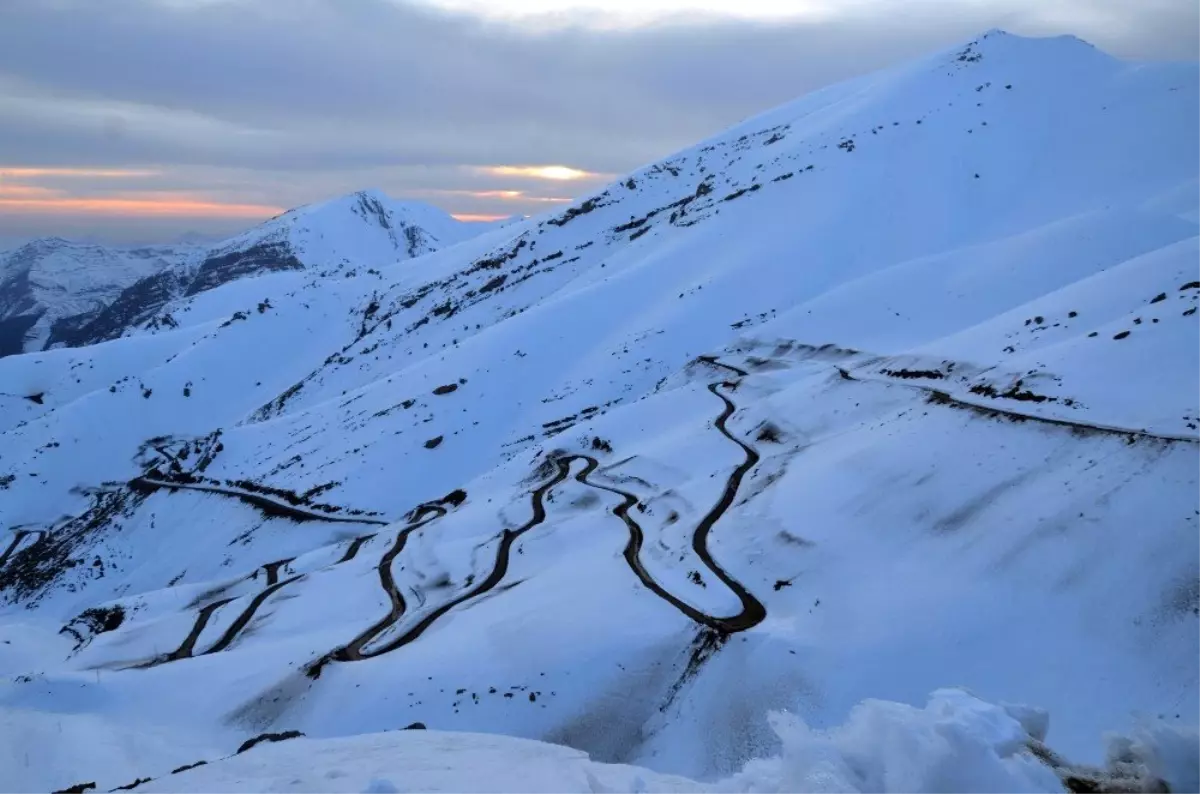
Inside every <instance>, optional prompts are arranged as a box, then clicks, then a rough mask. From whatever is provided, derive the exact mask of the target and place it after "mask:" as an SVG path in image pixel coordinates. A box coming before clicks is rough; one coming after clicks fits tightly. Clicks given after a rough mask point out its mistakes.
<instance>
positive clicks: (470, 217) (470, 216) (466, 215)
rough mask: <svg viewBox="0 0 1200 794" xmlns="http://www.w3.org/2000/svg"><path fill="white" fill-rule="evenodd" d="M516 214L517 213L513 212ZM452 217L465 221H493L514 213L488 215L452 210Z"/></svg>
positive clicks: (508, 216)
mask: <svg viewBox="0 0 1200 794" xmlns="http://www.w3.org/2000/svg"><path fill="white" fill-rule="evenodd" d="M513 214H514V215H515V214H517V213H513ZM450 217H451V218H453V219H454V220H456V221H463V222H465V223H490V222H492V221H502V220H504V219H505V218H511V217H512V215H488V214H486V213H478V212H452V213H450Z"/></svg>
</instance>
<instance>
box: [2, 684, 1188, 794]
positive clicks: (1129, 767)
mask: <svg viewBox="0 0 1200 794" xmlns="http://www.w3.org/2000/svg"><path fill="white" fill-rule="evenodd" d="M770 721H771V727H772V728H773V729H774V730H775V732H776V733H777V734H778V736H779V738H780V740H781V741H782V745H783V747H782V752H781V754H780V755H779V756H778V757H775V758H770V759H760V760H755V761H751V762H750V763H748V764H747V765H746V766H745V768H744V769H743V770H742V771H741V772H739V773H738V774H736V775H733V776H732V777H729V778H726V779H724V780H721V781H718V782H716V783H701V782H698V781H695V780H689V779H688V778H685V777H680V776H675V775H664V774H661V773H658V772H654V771H651V770H648V769H642V768H639V767H634V766H627V765H623V764H604V763H599V762H596V761H593V760H591V759H590V758H589V757H588V755H587V754H586V753H584V752H582V751H580V750H575V749H571V748H568V747H562V746H559V745H553V744H547V743H545V742H538V741H532V740H529V739H519V738H516V737H511V736H498V735H489V734H475V733H456V732H449V731H427V730H401V731H388V732H385V733H373V734H363V735H359V736H350V737H342V738H334V739H316V738H294V739H291V740H289V741H281V742H278V743H261V744H256V745H254V746H253V747H252V748H251V749H249V750H246V751H245V752H239V753H236V754H232V755H229V756H226V757H224V758H216V759H212V758H210V759H197V761H203V763H195V762H193V764H195V765H194V766H193V765H192V764H187V765H183V766H181V767H178V768H176V770H175V771H174V772H172V773H170V774H163V775H161V776H160V777H158V778H154V779H148V780H146V782H143V783H142V784H140V785H139V786H137V787H136V790H138V791H176V792H192V791H284V790H287V791H343V792H367V793H368V794H390V793H391V792H397V791H489V792H504V791H580V792H621V791H640V792H645V791H706V792H714V794H717V793H719V792H781V791H808V792H864V791H879V792H888V791H928V792H954V791H958V792H976V791H1009V792H1060V791H1063V790H1064V785H1066V786H1067V787H1068V788H1070V790H1081V791H1083V790H1086V791H1147V792H1149V791H1168V790H1169V791H1196V790H1197V785H1198V784H1200V776H1198V768H1200V739H1198V738H1197V733H1196V731H1195V730H1194V729H1180V728H1177V727H1173V726H1168V725H1165V724H1158V725H1146V726H1143V727H1142V728H1141V729H1139V730H1138V731H1136V732H1135V733H1134V734H1133V735H1132V736H1129V737H1119V736H1112V737H1108V762H1107V766H1106V768H1105V769H1098V768H1091V767H1084V766H1073V765H1071V764H1070V763H1069V762H1067V761H1065V760H1064V759H1062V758H1061V757H1059V756H1058V755H1057V754H1056V753H1055V752H1054V751H1053V750H1051V749H1049V748H1048V747H1047V746H1046V745H1044V744H1043V743H1042V740H1043V739H1044V738H1045V736H1046V732H1047V730H1048V728H1049V715H1048V714H1047V713H1046V712H1045V711H1043V710H1041V709H1037V708H1033V707H1030V706H1023V705H1012V704H1002V705H996V704H993V703H988V702H986V701H983V700H980V699H979V698H977V697H975V696H974V695H972V694H971V693H970V692H968V691H966V690H964V689H939V690H937V691H935V692H934V693H933V694H932V695H930V697H929V701H928V703H926V705H925V706H924V708H917V707H914V706H910V705H907V704H904V703H896V702H892V701H885V700H865V701H863V702H862V703H860V704H859V705H858V706H857V707H855V708H854V709H853V710H852V711H851V713H850V715H849V717H848V718H847V719H846V722H845V723H844V724H842V725H840V726H838V727H834V728H831V729H829V730H814V729H812V728H810V727H808V725H806V724H805V722H804V720H802V719H801V718H800V717H798V716H796V715H795V714H791V713H786V712H775V713H773V714H772V715H771V717H770ZM143 753H144V751H143ZM172 755H173V758H172V764H175V763H178V762H179V752H178V750H176V751H175V752H174V753H173V754H172ZM109 760H111V759H109ZM110 767H111V763H110V764H109V765H108V766H107V767H105V768H104V769H100V768H97V769H95V770H93V771H95V772H101V771H104V772H109V773H112V772H113V771H114V770H113V769H111V768H110ZM121 771H123V772H125V773H126V774H128V773H129V770H128V769H127V766H126V767H121ZM143 771H148V770H143ZM134 779H138V778H134ZM24 782H25V783H26V784H28V780H26V781H24ZM107 782H108V783H115V782H117V781H107ZM129 782H132V781H129ZM0 790H11V788H10V787H9V786H8V785H5V781H3V780H0Z"/></svg>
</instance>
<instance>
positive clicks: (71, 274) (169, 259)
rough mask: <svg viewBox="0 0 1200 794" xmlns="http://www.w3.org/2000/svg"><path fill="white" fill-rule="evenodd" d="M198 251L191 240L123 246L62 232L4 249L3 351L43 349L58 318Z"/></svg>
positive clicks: (0, 265)
mask: <svg viewBox="0 0 1200 794" xmlns="http://www.w3.org/2000/svg"><path fill="white" fill-rule="evenodd" d="M199 253H200V252H199V251H197V250H194V249H190V248H188V247H187V246H175V247H171V246H161V247H155V248H132V249H119V248H106V247H104V246H100V245H86V244H83V243H73V242H69V241H67V240H63V239H61V238H58V237H48V238H44V239H40V240H34V241H33V242H30V243H27V244H26V245H23V246H21V247H20V248H17V249H15V250H13V251H8V252H0V356H6V355H12V354H13V353H20V352H23V351H25V350H41V349H42V348H43V347H45V345H46V342H47V340H48V339H49V337H50V334H51V328H52V327H53V325H54V323H55V322H58V321H60V320H64V319H66V318H70V317H73V316H78V315H88V314H91V313H94V312H96V311H97V310H98V309H99V308H102V307H104V306H106V305H108V304H109V303H111V302H112V301H113V300H114V299H115V298H116V297H117V295H119V294H120V292H121V290H123V289H124V288H125V287H128V286H129V285H130V284H132V283H134V282H135V281H138V280H139V279H143V278H146V277H148V276H153V275H154V274H155V273H158V272H159V271H162V270H164V269H167V268H170V267H173V266H176V265H179V264H181V263H182V262H185V261H187V260H188V259H189V258H191V257H194V256H196V255H198V254H199Z"/></svg>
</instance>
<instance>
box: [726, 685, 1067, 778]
mask: <svg viewBox="0 0 1200 794" xmlns="http://www.w3.org/2000/svg"><path fill="white" fill-rule="evenodd" d="M1031 717H1032V718H1033V719H1032V720H1031V719H1030V718H1031ZM1019 718H1020V719H1019ZM1022 720H1024V721H1025V722H1026V725H1028V726H1029V727H1033V728H1034V729H1035V730H1037V728H1036V727H1035V726H1036V725H1037V723H1038V722H1042V721H1044V712H1038V711H1037V710H1034V709H1029V708H1027V707H1022V708H1020V709H1012V710H1009V709H1006V708H1004V707H1002V706H997V705H993V704H991V703H986V702H984V701H982V700H979V699H978V698H976V697H974V696H972V695H971V694H969V693H967V692H966V691H964V690H960V689H939V690H937V691H936V692H934V693H933V694H932V695H931V696H930V698H929V702H928V703H927V704H926V706H925V707H924V708H923V709H922V708H915V707H913V706H909V705H905V704H903V703H894V702H890V701H884V700H865V701H863V702H862V703H860V704H859V705H858V706H856V707H855V708H854V710H853V711H851V713H850V716H849V717H848V718H847V720H846V722H845V724H843V725H841V726H838V727H835V728H832V729H829V730H825V731H818V730H813V729H812V728H810V727H808V726H807V725H806V724H805V723H804V720H802V719H801V718H800V717H798V716H796V715H795V714H790V713H779V712H776V713H773V714H772V715H771V726H772V727H773V728H774V729H775V732H776V733H777V734H779V738H780V739H781V740H782V742H783V752H782V755H781V756H780V757H778V758H772V759H768V760H759V761H752V762H751V763H749V764H747V765H746V768H745V769H744V770H743V771H742V772H741V773H739V774H737V775H735V776H733V777H732V778H729V779H727V780H725V781H722V782H721V783H719V784H717V788H718V790H720V791H835V792H853V791H1061V790H1062V784H1061V783H1060V781H1059V779H1058V776H1057V775H1056V774H1055V773H1054V771H1053V770H1051V769H1050V768H1049V767H1048V766H1047V765H1046V764H1044V763H1042V762H1041V761H1039V760H1038V759H1037V758H1035V757H1034V756H1033V755H1032V753H1030V752H1028V749H1027V748H1028V740H1029V739H1030V738H1031V737H1030V733H1029V730H1028V728H1027V727H1026V725H1022Z"/></svg>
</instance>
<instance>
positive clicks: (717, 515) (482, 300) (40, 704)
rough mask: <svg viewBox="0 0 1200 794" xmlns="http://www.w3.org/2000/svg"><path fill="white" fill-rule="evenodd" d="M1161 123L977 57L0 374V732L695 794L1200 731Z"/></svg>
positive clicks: (1182, 248) (1060, 42)
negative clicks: (826, 747) (601, 773)
mask: <svg viewBox="0 0 1200 794" xmlns="http://www.w3.org/2000/svg"><path fill="white" fill-rule="evenodd" d="M1197 76H1198V75H1197V67H1196V66H1195V65H1187V66H1180V65H1166V64H1160V65H1146V64H1126V63H1122V62H1120V61H1117V60H1114V59H1112V58H1109V57H1108V56H1106V55H1104V54H1102V53H1099V52H1097V51H1096V50H1094V49H1093V48H1091V47H1090V46H1088V45H1086V44H1084V43H1083V42H1079V41H1078V40H1075V39H1050V40H1031V39H1022V38H1019V37H1015V36H1010V35H1007V34H1004V33H1000V32H993V33H989V34H987V35H985V36H983V37H981V38H980V39H978V40H976V41H973V42H971V43H969V44H968V45H966V46H964V47H960V48H955V49H954V50H951V51H947V52H944V53H939V54H936V55H934V56H931V57H929V58H926V59H923V60H921V61H919V62H916V63H914V64H909V65H905V66H901V67H898V68H894V69H891V70H888V71H885V72H882V73H879V74H877V75H873V76H869V77H866V78H861V79H858V80H855V81H852V82H850V83H848V84H844V85H840V86H834V87H831V88H829V89H825V90H823V91H820V92H817V93H816V94H813V95H810V96H808V97H805V98H803V99H801V100H798V101H797V102H795V103H792V104H789V105H787V106H784V107H782V108H779V109H776V110H774V111H771V112H770V113H768V114H765V115H763V116H760V117H757V118H755V119H751V120H749V121H747V122H745V123H743V124H742V125H739V126H738V127H737V128H734V129H733V130H731V131H729V132H727V133H724V134H722V135H719V136H716V137H714V138H712V139H710V140H708V141H705V142H702V143H700V144H698V145H697V146H695V147H692V148H691V149H688V150H685V151H683V152H681V153H679V154H677V155H675V156H673V157H671V158H668V159H666V160H664V161H662V162H660V163H657V164H654V165H651V166H648V167H646V168H643V169H639V170H638V171H636V172H634V173H632V174H629V175H628V176H626V177H624V178H622V179H620V180H618V181H617V182H615V183H614V184H613V185H611V186H609V187H608V188H607V189H606V190H604V191H602V192H600V193H598V194H596V195H594V196H590V197H587V198H585V199H583V200H581V201H579V202H577V203H576V204H574V205H572V206H571V207H569V208H567V209H566V210H564V211H562V212H560V213H557V214H553V215H545V216H540V217H534V218H530V219H528V220H526V221H524V222H520V223H516V224H512V225H507V226H504V227H501V228H497V229H493V230H490V231H487V232H485V233H484V234H482V235H480V236H478V237H476V238H473V239H469V240H466V241H464V242H461V243H460V244H458V245H455V246H453V247H450V248H447V249H444V250H440V251H436V252H433V253H430V254H427V255H425V256H421V257H420V258H419V259H417V260H415V261H411V262H398V263H387V262H380V263H375V262H372V261H370V259H369V258H367V257H368V255H369V252H360V253H361V255H362V256H363V257H364V259H362V260H352V261H351V262H349V263H347V264H343V265H341V266H340V269H337V268H336V267H334V263H330V265H329V270H328V272H322V271H320V270H315V269H306V270H303V271H301V270H290V269H285V270H282V271H280V272H275V273H271V274H268V275H265V276H262V277H260V278H256V279H252V280H250V279H244V280H238V281H233V282H230V283H226V284H224V285H222V286H220V287H216V288H213V289H210V290H207V291H205V292H203V293H200V294H196V295H194V296H191V297H188V298H185V300H184V301H183V302H182V303H173V304H171V305H170V306H169V307H167V309H166V310H165V312H163V313H160V317H162V316H165V315H167V314H169V315H170V317H171V322H170V323H166V322H163V321H161V320H160V322H158V323H152V324H151V325H153V326H156V327H151V328H147V329H145V330H142V331H139V332H136V333H132V334H129V335H126V336H124V337H123V338H120V339H114V340H113V341H110V342H105V343H103V344H97V345H93V346H90V347H86V348H79V349H68V350H53V351H49V352H45V353H38V354H30V355H24V356H13V357H9V358H6V359H4V360H3V361H0V381H2V382H3V383H4V384H5V391H6V392H8V393H9V394H10V395H13V396H9V397H0V400H4V401H5V402H3V403H2V405H3V411H0V520H2V521H3V522H4V523H5V525H7V526H10V527H12V528H13V529H15V530H16V532H14V536H13V540H12V541H11V545H10V546H9V547H8V548H9V552H8V553H7V554H6V558H5V559H4V561H3V563H0V588H3V589H2V590H0V593H2V594H3V595H4V597H5V598H6V599H7V600H8V602H9V604H10V605H11V606H10V611H9V612H8V613H6V615H5V618H4V619H11V620H13V621H16V620H17V617H16V616H18V615H19V616H20V620H21V628H20V631H19V632H17V633H15V634H14V635H13V636H14V640H15V641H16V642H18V643H19V644H22V647H23V648H24V649H25V650H23V651H22V653H23V654H24V656H23V660H22V661H21V663H20V665H19V666H15V667H13V668H10V669H13V672H14V673H16V672H18V670H19V671H20V672H22V673H25V674H26V675H27V676H28V677H29V680H27V681H23V682H20V683H15V684H14V685H13V686H12V687H11V688H10V689H9V690H8V691H7V692H5V693H4V694H3V695H2V696H0V702H3V703H4V704H5V705H7V706H9V707H13V708H20V709H25V710H34V711H38V710H53V709H56V708H60V707H61V705H62V704H63V703H64V702H67V701H68V700H70V702H73V703H79V702H86V703H87V704H89V705H86V706H82V707H81V708H82V709H83V710H84V711H87V712H89V713H91V712H94V713H96V714H100V715H103V716H104V717H105V718H107V719H114V720H117V721H128V722H129V723H130V724H138V725H153V726H159V727H160V728H161V730H163V731H164V732H167V733H170V734H172V735H174V734H179V735H182V736H188V737H191V740H193V741H195V742H197V743H200V744H205V743H207V744H209V745H211V746H217V745H220V746H225V745H229V744H232V743H236V742H240V741H242V740H243V739H245V738H246V737H248V736H250V735H253V734H254V733H257V732H261V731H263V730H283V729H298V730H302V731H304V732H305V733H307V734H308V735H309V736H313V737H337V736H349V735H355V734H360V733H367V732H374V731H384V730H389V729H394V728H397V727H403V726H404V725H406V724H408V723H410V722H414V721H420V722H423V723H425V724H427V725H429V727H431V728H438V729H445V730H469V731H482V732H489V733H505V734H510V735H515V736H520V737H525V738H533V739H541V740H547V741H551V742H556V743H560V744H566V745H568V746H571V747H575V748H578V749H582V750H585V751H586V752H588V753H589V754H591V756H592V757H593V758H595V759H596V760H598V761H603V762H622V763H624V762H636V763H639V764H642V765H646V766H649V767H651V768H653V769H655V770H657V771H660V772H666V773H672V774H684V775H688V776H691V777H697V778H713V777H721V776H726V775H729V774H732V773H734V772H736V771H738V770H739V769H741V767H742V765H743V764H744V763H745V762H746V760H747V759H748V758H752V757H754V756H760V755H770V754H774V753H776V752H777V751H778V746H779V739H778V737H777V736H776V735H775V733H774V732H773V731H772V730H771V728H770V725H769V724H768V721H767V714H768V712H770V711H772V710H779V709H792V710H797V711H799V712H800V713H802V714H803V715H804V718H805V719H806V720H807V721H809V722H810V724H813V725H816V726H824V725H830V724H836V723H838V722H840V721H842V720H843V719H844V718H845V716H846V714H847V712H848V711H849V710H850V708H851V707H852V706H853V705H854V704H855V703H857V702H858V701H860V700H862V699H863V698H864V697H884V698H890V699H894V700H898V701H901V702H908V703H915V702H919V701H920V699H921V698H923V697H924V695H925V693H927V692H929V691H931V690H934V689H936V688H938V687H940V686H943V685H945V684H947V683H955V684H962V685H966V686H969V687H971V688H972V689H973V690H975V691H977V692H979V693H980V694H981V695H982V696H983V697H985V698H987V699H992V700H1010V701H1019V702H1029V703H1033V704H1037V705H1040V706H1044V707H1047V708H1049V709H1050V710H1051V711H1052V712H1053V713H1054V714H1055V720H1056V722H1055V724H1054V727H1053V729H1052V731H1051V733H1050V740H1051V744H1053V745H1054V746H1055V747H1056V748H1060V749H1062V750H1063V751H1065V752H1067V753H1070V754H1071V755H1073V756H1076V757H1080V758H1083V759H1084V760H1095V761H1098V760H1099V759H1096V758H1094V757H1091V758H1089V756H1090V755H1091V754H1093V753H1094V752H1095V746H1096V743H1095V737H1096V736H1097V735H1098V734H1099V733H1100V732H1102V731H1104V730H1108V729H1117V730H1125V729H1127V728H1128V727H1129V724H1130V723H1131V721H1133V720H1134V719H1135V717H1137V716H1138V715H1145V714H1149V715H1164V716H1165V718H1166V719H1167V720H1168V721H1170V722H1172V723H1173V724H1176V725H1180V724H1182V725H1185V726H1194V725H1195V714H1196V712H1197V709H1198V707H1200V701H1198V699H1197V698H1198V695H1197V691H1198V690H1197V676H1196V670H1195V664H1194V660H1195V657H1196V653H1197V651H1198V650H1200V632H1198V625H1200V623H1198V618H1197V614H1198V613H1200V604H1198V603H1197V593H1198V592H1200V591H1198V590H1197V588H1196V586H1195V583H1196V581H1197V579H1198V577H1200V572H1198V566H1197V559H1198V556H1200V546H1198V543H1200V541H1198V540H1197V532H1196V521H1197V516H1198V515H1200V514H1198V512H1197V508H1198V504H1197V484H1198V481H1200V476H1198V472H1197V457H1196V443H1197V427H1196V425H1197V412H1198V408H1197V405H1196V402H1197V398H1196V389H1195V385H1196V382H1197V377H1198V373H1200V364H1198V362H1197V357H1196V353H1195V351H1196V341H1197V325H1196V323H1197V316H1196V314H1197V312H1196V306H1197V302H1198V300H1200V283H1198V282H1197V280H1196V273H1195V269H1194V264H1195V256H1196V250H1197V248H1196V246H1197V232H1198V229H1197V224H1196V210H1197V204H1198V203H1200V202H1197V200H1196V193H1195V191H1194V190H1193V189H1192V188H1193V187H1194V186H1195V184H1196V173H1197V172H1198V170H1200V161H1198V154H1197V152H1198V149H1200V147H1198V146H1197V143H1198V141H1200V131H1198V129H1197V119H1198V118H1200V112H1198V107H1197V88H1198V87H1200V82H1198V79H1197ZM1051 110H1053V112H1051ZM985 122H986V123H985ZM1148 142H1152V145H1151V143H1148ZM34 397H36V399H32V398H34ZM1131 528H1132V531H1131ZM0 553H3V549H0ZM88 610H92V611H88ZM60 626H66V627H68V628H67V630H66V631H65V634H64V635H63V637H62V638H61V643H59V642H58V641H57V640H53V639H51V638H50V637H52V636H53V632H54V631H57V629H58V628H59V627H60ZM47 635H49V636H47ZM1081 649H1084V650H1085V652H1083V653H1081V652H1080V651H1081ZM30 656H32V657H33V658H35V659H37V660H38V661H37V662H35V663H32V664H31V663H30V662H29V661H28V659H29V658H30ZM64 656H66V657H67V658H66V660H65V661H64V660H63V657H64ZM93 670H102V671H103V675H101V676H96V675H95V674H94V673H92V672H91V671H93ZM198 684H199V686H197V685H198ZM81 692H82V693H84V694H82V695H81V694H80V693H81ZM1097 692H1101V693H1103V694H1102V695H1101V696H1097ZM201 693H203V694H201ZM79 698H86V701H80V700H78V699H79ZM63 763H64V764H66V763H67V762H65V761H64V762H63ZM59 771H60V772H62V776H61V777H56V778H54V781H55V785H58V784H59V783H60V782H62V780H63V778H70V780H79V779H90V778H86V774H87V772H86V770H84V769H83V768H79V769H78V770H75V769H71V770H69V771H70V772H71V773H72V774H71V775H67V774H66V771H67V770H59ZM116 782H119V781H115V782H114V785H115V784H116Z"/></svg>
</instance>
